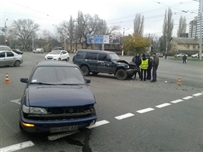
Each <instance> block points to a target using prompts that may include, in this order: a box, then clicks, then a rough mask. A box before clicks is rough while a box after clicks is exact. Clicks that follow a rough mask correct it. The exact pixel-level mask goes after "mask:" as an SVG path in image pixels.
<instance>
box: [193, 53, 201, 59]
mask: <svg viewBox="0 0 203 152" xmlns="http://www.w3.org/2000/svg"><path fill="white" fill-rule="evenodd" d="M191 57H192V58H198V57H199V56H198V53H196V54H193V55H191ZM201 58H203V53H202V54H201Z"/></svg>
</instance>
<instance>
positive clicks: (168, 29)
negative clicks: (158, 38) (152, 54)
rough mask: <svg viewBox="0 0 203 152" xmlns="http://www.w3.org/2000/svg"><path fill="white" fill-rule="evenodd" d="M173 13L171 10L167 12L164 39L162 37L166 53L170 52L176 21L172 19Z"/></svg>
mask: <svg viewBox="0 0 203 152" xmlns="http://www.w3.org/2000/svg"><path fill="white" fill-rule="evenodd" d="M172 16H173V13H172V10H171V9H170V8H169V9H168V10H166V11H165V17H164V23H163V37H162V45H163V46H164V47H165V51H166V52H167V51H169V50H170V45H169V40H170V39H171V36H172V32H173V26H174V21H173V19H172Z"/></svg>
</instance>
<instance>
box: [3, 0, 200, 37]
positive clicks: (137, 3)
mask: <svg viewBox="0 0 203 152" xmlns="http://www.w3.org/2000/svg"><path fill="white" fill-rule="evenodd" d="M169 7H170V8H171V9H172V12H173V19H174V24H175V25H174V31H173V36H176V33H177V28H178V23H179V18H180V16H181V15H183V16H185V17H186V20H187V24H188V27H189V22H190V21H191V20H193V19H194V17H195V16H197V13H198V2H195V1H194V0H157V1H156V0H66V1H65V0H55V1H50V0H49V1H48V0H17V1H16V0H1V1H0V26H1V27H3V26H4V25H5V21H6V19H8V20H7V21H6V25H7V26H8V27H9V26H10V25H11V24H12V22H13V21H14V20H18V19H32V20H33V21H34V22H35V23H37V24H39V25H40V30H41V31H43V30H45V29H46V30H49V31H50V32H54V26H53V24H54V25H58V24H59V23H61V22H63V21H68V20H69V17H70V16H71V15H72V17H73V18H76V17H77V13H78V11H82V12H83V13H84V14H90V15H91V16H93V15H95V14H97V15H99V17H100V18H101V19H104V20H106V21H107V24H108V26H113V25H119V26H120V27H121V29H120V32H121V33H122V32H123V30H122V29H123V28H125V29H128V28H129V30H126V31H125V34H132V32H133V20H134V18H135V14H136V13H141V14H142V15H144V18H145V20H144V34H145V35H146V34H149V33H150V34H156V35H157V36H161V34H162V26H163V20H164V14H165V10H166V9H168V8H169ZM182 10H184V11H188V13H184V12H182ZM187 32H188V31H187Z"/></svg>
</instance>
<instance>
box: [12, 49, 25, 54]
mask: <svg viewBox="0 0 203 152" xmlns="http://www.w3.org/2000/svg"><path fill="white" fill-rule="evenodd" d="M12 51H13V52H15V53H17V54H23V51H21V50H19V49H12Z"/></svg>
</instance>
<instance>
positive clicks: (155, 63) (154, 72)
mask: <svg viewBox="0 0 203 152" xmlns="http://www.w3.org/2000/svg"><path fill="white" fill-rule="evenodd" d="M152 56H153V61H152V80H151V82H156V81H157V69H158V66H159V58H158V57H157V56H156V53H153V54H152Z"/></svg>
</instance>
